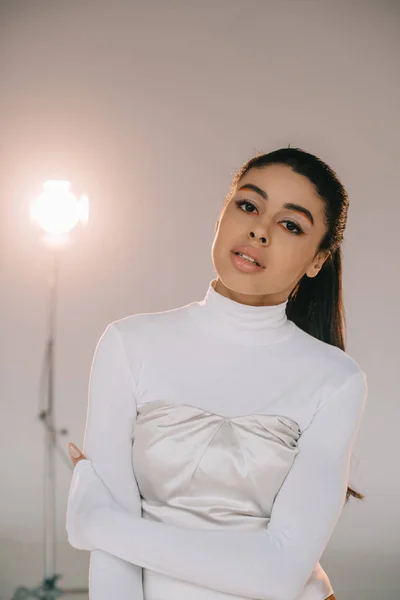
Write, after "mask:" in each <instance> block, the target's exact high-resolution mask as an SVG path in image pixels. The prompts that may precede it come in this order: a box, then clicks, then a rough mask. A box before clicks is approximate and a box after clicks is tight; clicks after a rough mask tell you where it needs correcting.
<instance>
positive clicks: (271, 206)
mask: <svg viewBox="0 0 400 600" xmlns="http://www.w3.org/2000/svg"><path fill="white" fill-rule="evenodd" d="M250 186H256V188H259V191H257V190H256V189H254V187H253V188H251V187H250ZM263 195H266V198H264V197H263ZM287 204H291V205H297V206H285V205H287ZM323 209H324V204H323V202H322V200H321V199H320V198H319V197H318V195H317V192H316V191H315V189H314V186H313V185H312V183H311V182H310V181H309V180H308V179H307V178H306V177H304V176H302V175H298V174H297V173H295V172H294V171H292V169H291V168H290V167H288V166H286V165H268V166H267V167H264V168H262V169H250V170H249V171H247V173H246V174H245V175H244V176H243V177H242V179H241V180H240V181H239V182H238V184H237V186H236V188H235V190H234V193H233V194H232V197H231V199H230V200H229V203H228V204H227V205H226V206H225V208H224V209H223V211H222V213H221V216H220V220H219V221H218V223H217V229H216V236H215V239H214V243H213V246H212V261H213V265H214V268H215V271H216V272H217V275H218V278H217V283H216V286H215V290H216V291H217V292H219V293H220V294H222V295H223V296H226V297H228V298H231V299H232V300H235V301H236V302H240V303H242V304H248V305H253V306H261V305H275V304H280V303H281V302H284V301H285V300H286V299H287V298H288V296H289V294H290V292H291V291H292V289H293V288H294V287H295V286H296V284H297V282H298V281H299V280H300V279H301V278H302V276H303V275H304V274H307V275H308V276H309V277H315V275H317V274H318V272H319V270H320V269H321V267H322V265H323V263H324V261H325V260H326V258H327V254H326V253H325V254H323V253H321V254H319V255H317V256H316V254H317V250H318V247H319V244H320V241H321V240H322V238H323V237H324V235H325V232H326V225H325V221H324V212H323ZM251 232H253V233H254V237H252V236H251ZM262 238H266V241H265V240H264V239H262ZM236 245H246V246H251V247H252V248H254V249H257V250H258V251H259V253H260V257H261V261H260V262H261V264H262V265H263V266H264V267H265V268H264V269H262V270H259V271H257V272H252V273H249V272H243V271H241V270H239V268H238V267H237V266H235V264H234V262H233V258H234V254H233V253H232V249H233V248H234V247H235V246H236Z"/></svg>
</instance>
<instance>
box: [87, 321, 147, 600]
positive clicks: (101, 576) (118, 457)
mask: <svg viewBox="0 0 400 600" xmlns="http://www.w3.org/2000/svg"><path fill="white" fill-rule="evenodd" d="M134 390H135V385H134V382H133V381H132V377H131V372H130V369H129V365H128V362H127V358H126V356H125V351H124V347H123V345H122V341H121V339H120V334H119V332H118V330H117V328H116V327H115V325H109V326H108V327H107V329H106V331H105V332H104V333H103V335H102V337H101V339H100V341H99V343H98V345H97V348H96V352H95V356H94V360H93V365H92V369H91V375H90V385H89V402H88V411H87V419H86V430H85V441H84V453H85V455H86V456H87V457H88V458H89V459H90V460H91V462H92V464H93V467H94V468H95V469H96V472H97V473H98V475H99V476H100V477H101V479H102V480H103V481H104V483H105V485H106V486H107V488H108V489H109V490H110V492H111V494H112V496H113V498H114V500H115V501H116V502H117V503H118V505H119V506H121V507H122V508H123V509H124V510H125V511H126V514H127V516H130V515H135V516H136V517H138V518H139V517H140V516H141V502H140V494H139V491H138V487H137V484H136V479H135V476H134V472H133V466H132V439H131V433H132V429H133V425H134V420H135V419H136V402H135V398H134ZM107 552H108V551H107V550H105V549H104V548H103V549H99V550H95V551H94V552H92V553H91V556H90V570H89V593H90V598H91V600H110V599H111V598H129V600H142V599H143V590H142V569H141V567H139V566H137V565H136V564H131V563H130V562H126V561H124V560H122V557H117V556H112V555H111V554H109V553H107Z"/></svg>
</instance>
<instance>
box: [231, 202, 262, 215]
mask: <svg viewBox="0 0 400 600" xmlns="http://www.w3.org/2000/svg"><path fill="white" fill-rule="evenodd" d="M236 204H237V206H238V207H239V208H241V207H242V206H244V205H245V204H246V205H247V206H251V207H252V208H255V209H256V210H257V207H256V206H255V204H253V203H252V202H250V200H236ZM243 212H247V213H249V211H248V210H244V211H243ZM249 214H251V215H252V214H253V213H252V212H250V213H249Z"/></svg>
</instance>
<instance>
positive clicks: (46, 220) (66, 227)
mask: <svg viewBox="0 0 400 600" xmlns="http://www.w3.org/2000/svg"><path fill="white" fill-rule="evenodd" d="M43 188H44V189H43V192H42V194H40V196H39V197H38V198H36V200H34V201H33V202H32V205H31V216H32V218H33V219H34V220H35V221H36V222H37V223H38V224H39V225H40V227H41V228H42V229H43V230H44V231H45V232H46V233H48V234H50V235H51V236H65V235H66V234H68V233H69V232H70V231H72V229H74V227H76V225H77V224H78V223H79V222H82V223H84V224H85V223H87V221H88V217H89V201H88V198H87V196H81V198H80V199H79V200H78V199H77V198H76V197H75V196H74V195H73V194H72V192H71V191H70V188H71V184H70V182H69V181H62V180H51V181H46V182H45V183H44V185H43Z"/></svg>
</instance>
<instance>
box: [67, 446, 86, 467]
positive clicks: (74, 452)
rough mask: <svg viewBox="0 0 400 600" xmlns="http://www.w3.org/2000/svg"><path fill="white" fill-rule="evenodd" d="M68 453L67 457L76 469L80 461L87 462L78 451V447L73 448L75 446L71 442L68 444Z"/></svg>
mask: <svg viewBox="0 0 400 600" xmlns="http://www.w3.org/2000/svg"><path fill="white" fill-rule="evenodd" d="M68 452H69V457H70V459H71V460H72V462H73V465H74V467H76V465H77V463H78V462H79V461H80V460H87V458H86V456H85V455H84V454H82V452H81V451H80V450H79V448H78V446H75V444H73V443H72V442H70V443H69V444H68Z"/></svg>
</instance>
